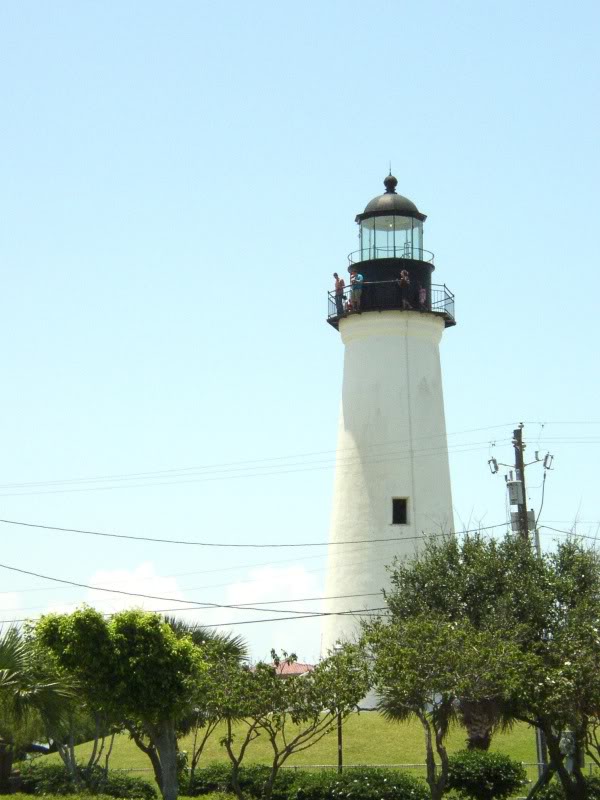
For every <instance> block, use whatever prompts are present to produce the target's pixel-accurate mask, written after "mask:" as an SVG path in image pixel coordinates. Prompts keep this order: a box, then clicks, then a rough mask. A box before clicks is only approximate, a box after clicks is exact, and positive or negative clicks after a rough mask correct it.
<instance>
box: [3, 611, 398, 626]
mask: <svg viewBox="0 0 600 800" xmlns="http://www.w3.org/2000/svg"><path fill="white" fill-rule="evenodd" d="M172 610H173V609H163V611H161V612H158V611H155V612H152V613H155V614H157V613H164V611H172ZM184 610H191V609H184ZM387 610H388V609H387V606H382V607H381V608H365V609H358V608H357V609H352V610H350V611H318V612H313V613H307V614H306V613H305V614H302V615H301V616H295V617H272V618H271V619H246V620H241V621H240V622H216V623H214V624H210V625H202V627H203V628H227V627H230V626H232V625H254V624H258V623H259V622H288V621H290V620H296V619H314V618H315V617H343V616H346V615H348V614H359V615H360V616H361V617H365V616H372V615H373V614H374V613H375V612H377V611H387ZM115 613H118V612H114V613H112V614H103V615H102V616H103V617H113V616H114V614H115ZM40 619H41V617H38V618H37V619H27V618H24V619H0V625H6V624H9V623H15V622H38V621H39V620H40Z"/></svg>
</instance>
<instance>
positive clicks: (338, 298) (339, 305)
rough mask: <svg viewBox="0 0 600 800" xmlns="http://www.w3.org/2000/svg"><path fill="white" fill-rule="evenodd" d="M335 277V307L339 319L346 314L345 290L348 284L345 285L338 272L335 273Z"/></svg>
mask: <svg viewBox="0 0 600 800" xmlns="http://www.w3.org/2000/svg"><path fill="white" fill-rule="evenodd" d="M333 277H334V278H335V307H336V310H337V315H338V317H341V316H342V315H343V313H344V289H345V288H346V284H345V283H344V279H343V278H340V276H339V275H338V274H337V272H334V273H333Z"/></svg>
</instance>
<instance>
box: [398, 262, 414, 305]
mask: <svg viewBox="0 0 600 800" xmlns="http://www.w3.org/2000/svg"><path fill="white" fill-rule="evenodd" d="M398 285H399V286H400V301H401V303H402V309H403V310H404V311H408V310H409V309H411V308H412V306H411V304H410V300H409V295H410V275H409V274H408V271H407V270H405V269H403V270H402V272H401V273H400V280H399V281H398Z"/></svg>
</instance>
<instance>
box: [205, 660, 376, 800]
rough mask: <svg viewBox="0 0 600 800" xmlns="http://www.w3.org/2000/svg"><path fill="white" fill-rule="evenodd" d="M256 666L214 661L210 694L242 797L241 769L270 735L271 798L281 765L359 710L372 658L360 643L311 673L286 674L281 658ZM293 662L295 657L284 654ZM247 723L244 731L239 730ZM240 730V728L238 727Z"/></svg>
mask: <svg viewBox="0 0 600 800" xmlns="http://www.w3.org/2000/svg"><path fill="white" fill-rule="evenodd" d="M273 657H274V664H266V663H262V662H261V663H258V664H256V666H254V667H253V668H249V667H248V666H245V665H243V664H239V663H237V664H236V663H235V662H233V661H232V660H231V659H229V660H225V661H222V662H221V664H218V665H215V669H214V670H213V689H212V691H211V692H210V693H209V694H210V696H211V697H212V698H213V702H214V703H215V705H216V708H217V713H218V714H219V715H220V716H221V718H222V719H223V720H224V722H225V735H224V736H223V738H222V740H221V744H222V745H223V747H224V748H225V750H226V752H227V755H228V756H229V759H230V761H231V765H232V785H233V789H234V791H235V794H236V795H237V797H238V798H239V799H240V800H243V793H242V790H241V787H240V783H239V771H240V767H241V764H242V762H243V760H244V757H245V755H246V752H247V749H248V746H249V745H250V743H251V742H252V741H253V740H254V739H256V738H257V737H258V736H261V735H263V736H266V738H267V739H268V741H269V744H270V746H271V767H270V770H269V775H268V778H267V780H266V781H265V784H264V787H263V797H264V798H265V800H270V798H271V796H272V793H273V786H274V783H275V779H276V777H277V774H278V772H279V770H280V768H281V767H282V766H283V764H285V762H286V761H287V760H288V758H289V757H290V756H291V755H293V754H294V753H298V752H301V751H303V750H307V749H308V748H309V747H312V746H313V745H315V744H316V743H317V742H318V741H320V739H322V738H323V736H325V735H326V734H327V733H329V732H330V731H331V730H332V729H333V728H334V727H335V725H336V724H337V721H338V718H339V719H340V720H344V719H345V718H346V717H347V716H348V714H349V713H350V712H351V711H352V710H353V709H355V708H356V706H357V704H358V703H359V701H360V700H361V698H362V697H364V696H365V695H366V693H367V691H368V688H369V678H368V668H367V662H366V660H365V658H364V656H363V654H362V653H361V651H360V649H359V648H358V647H356V646H351V645H347V646H345V647H344V648H342V649H341V650H340V651H339V652H337V653H335V655H332V656H330V657H328V658H325V659H323V660H322V661H321V662H320V663H319V664H317V666H316V667H315V669H314V670H313V671H312V672H309V673H306V674H304V675H296V676H290V677H287V678H282V677H281V676H280V675H278V674H277V669H276V667H277V665H278V664H279V663H281V659H280V658H279V657H277V655H276V654H275V653H273ZM283 660H287V661H293V660H294V656H290V657H288V656H287V654H284V655H283ZM240 726H241V727H242V734H241V735H239V734H238V733H237V730H239V727H240ZM236 728H237V730H236Z"/></svg>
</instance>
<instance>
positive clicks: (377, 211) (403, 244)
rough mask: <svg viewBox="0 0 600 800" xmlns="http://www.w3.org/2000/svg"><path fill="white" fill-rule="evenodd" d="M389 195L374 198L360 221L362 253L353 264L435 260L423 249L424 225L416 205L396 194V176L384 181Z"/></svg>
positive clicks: (422, 216) (386, 192)
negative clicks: (357, 262) (394, 259)
mask: <svg viewBox="0 0 600 800" xmlns="http://www.w3.org/2000/svg"><path fill="white" fill-rule="evenodd" d="M383 183H384V186H385V194H382V195H379V196H378V197H375V198H373V200H371V202H370V203H368V205H367V207H366V208H365V210H364V212H363V213H362V214H358V216H357V217H356V222H357V223H358V225H359V226H360V250H359V252H358V253H353V254H352V255H353V258H352V261H353V262H355V261H372V260H374V259H379V258H409V259H417V260H418V261H430V260H433V254H432V253H428V252H426V251H425V250H423V222H424V221H425V219H426V216H425V214H421V212H420V211H419V209H418V208H417V207H416V205H415V204H414V203H413V202H412V201H411V200H409V199H408V198H407V197H403V196H402V195H401V194H397V193H396V186H397V185H398V181H397V180H396V178H395V177H394V176H393V175H388V176H387V178H386V179H385V180H384V182H383Z"/></svg>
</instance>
